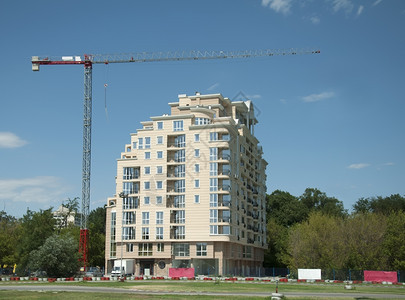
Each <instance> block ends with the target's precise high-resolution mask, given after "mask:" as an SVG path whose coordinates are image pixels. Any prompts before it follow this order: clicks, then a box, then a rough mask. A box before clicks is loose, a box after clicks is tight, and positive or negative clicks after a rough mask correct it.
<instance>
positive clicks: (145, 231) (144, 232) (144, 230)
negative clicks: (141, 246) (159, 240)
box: [142, 227, 149, 240]
mask: <svg viewBox="0 0 405 300" xmlns="http://www.w3.org/2000/svg"><path fill="white" fill-rule="evenodd" d="M142 239H143V240H149V227H142Z"/></svg>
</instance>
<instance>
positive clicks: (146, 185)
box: [144, 181, 150, 190]
mask: <svg viewBox="0 0 405 300" xmlns="http://www.w3.org/2000/svg"><path fill="white" fill-rule="evenodd" d="M144 188H145V190H150V181H145V182H144Z"/></svg>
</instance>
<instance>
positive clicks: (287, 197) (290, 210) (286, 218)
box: [266, 190, 308, 226]
mask: <svg viewBox="0 0 405 300" xmlns="http://www.w3.org/2000/svg"><path fill="white" fill-rule="evenodd" d="M266 203H267V214H266V216H267V220H270V219H273V220H274V221H275V222H276V223H277V224H279V225H282V226H291V225H293V224H295V223H299V222H301V221H302V220H304V219H306V217H307V215H308V209H307V207H306V206H304V205H303V203H302V202H301V201H299V200H298V198H297V197H295V196H293V195H291V194H290V193H288V192H284V191H280V190H275V191H274V192H273V193H271V194H270V195H266Z"/></svg>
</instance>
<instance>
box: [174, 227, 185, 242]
mask: <svg viewBox="0 0 405 300" xmlns="http://www.w3.org/2000/svg"><path fill="white" fill-rule="evenodd" d="M172 238H173V239H176V240H184V239H185V238H186V226H174V227H173V236H172Z"/></svg>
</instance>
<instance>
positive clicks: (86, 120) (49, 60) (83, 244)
mask: <svg viewBox="0 0 405 300" xmlns="http://www.w3.org/2000/svg"><path fill="white" fill-rule="evenodd" d="M317 53H320V51H319V50H316V49H275V50H274V49H265V50H243V51H188V52H186V51H180V52H178V51H176V52H140V53H126V54H84V55H82V56H81V55H73V56H59V57H39V56H32V60H31V62H32V70H33V71H39V67H40V66H41V65H83V66H84V112H83V162H82V203H81V227H80V228H81V229H80V244H79V252H80V254H81V256H80V259H81V262H82V264H83V267H84V269H86V266H87V260H88V257H87V249H88V248H87V244H88V237H89V231H88V229H87V221H88V216H89V207H90V165H91V117H92V112H91V111H92V72H93V71H92V70H93V64H110V63H142V62H160V61H187V60H204V59H226V58H254V57H266V56H276V55H297V54H317Z"/></svg>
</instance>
